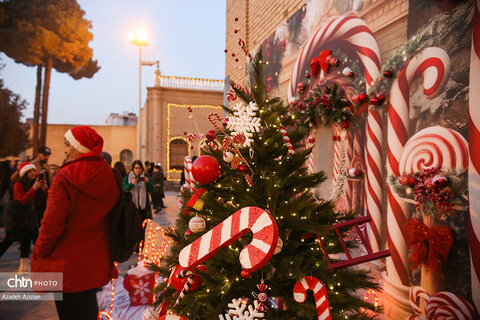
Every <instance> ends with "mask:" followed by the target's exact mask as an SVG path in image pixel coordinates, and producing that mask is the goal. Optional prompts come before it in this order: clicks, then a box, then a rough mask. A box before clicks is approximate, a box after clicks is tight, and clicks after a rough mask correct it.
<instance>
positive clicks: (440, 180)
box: [432, 174, 447, 188]
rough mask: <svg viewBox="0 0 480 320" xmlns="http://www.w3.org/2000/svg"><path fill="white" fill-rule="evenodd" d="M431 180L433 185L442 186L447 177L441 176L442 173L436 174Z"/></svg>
mask: <svg viewBox="0 0 480 320" xmlns="http://www.w3.org/2000/svg"><path fill="white" fill-rule="evenodd" d="M432 182H433V184H434V186H435V187H437V188H439V187H441V186H444V185H445V184H446V183H447V178H446V177H444V176H442V175H439V174H437V175H436V176H434V177H433V178H432Z"/></svg>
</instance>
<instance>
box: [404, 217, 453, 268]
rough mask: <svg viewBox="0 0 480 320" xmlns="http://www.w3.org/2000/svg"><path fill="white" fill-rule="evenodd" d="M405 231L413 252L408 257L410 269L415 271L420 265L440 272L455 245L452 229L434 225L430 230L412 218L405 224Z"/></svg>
mask: <svg viewBox="0 0 480 320" xmlns="http://www.w3.org/2000/svg"><path fill="white" fill-rule="evenodd" d="M403 231H404V233H405V238H406V239H407V246H408V248H409V249H410V250H411V252H410V255H409V257H408V260H409V261H410V269H412V270H415V269H416V268H417V267H418V266H419V265H420V264H425V265H426V266H427V269H431V270H434V271H437V270H440V268H441V266H442V262H444V261H446V260H447V257H448V252H449V251H450V248H451V246H452V243H453V236H452V230H451V229H450V227H442V226H439V225H434V226H433V227H432V228H428V227H427V226H426V225H425V224H424V223H423V222H422V221H421V220H419V219H415V218H411V219H408V220H407V222H406V223H405V226H404V229H403Z"/></svg>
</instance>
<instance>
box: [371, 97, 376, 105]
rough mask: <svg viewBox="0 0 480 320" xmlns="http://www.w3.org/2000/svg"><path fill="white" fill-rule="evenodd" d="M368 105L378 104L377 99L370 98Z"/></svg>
mask: <svg viewBox="0 0 480 320" xmlns="http://www.w3.org/2000/svg"><path fill="white" fill-rule="evenodd" d="M370 104H372V105H374V106H376V105H377V104H378V99H377V97H373V98H370Z"/></svg>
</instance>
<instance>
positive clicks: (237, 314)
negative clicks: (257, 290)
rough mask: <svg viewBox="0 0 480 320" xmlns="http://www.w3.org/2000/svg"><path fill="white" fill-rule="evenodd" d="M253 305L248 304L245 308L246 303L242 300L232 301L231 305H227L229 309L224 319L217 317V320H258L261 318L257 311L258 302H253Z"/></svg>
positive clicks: (261, 315) (220, 316)
mask: <svg viewBox="0 0 480 320" xmlns="http://www.w3.org/2000/svg"><path fill="white" fill-rule="evenodd" d="M253 305H254V306H252V305H251V304H249V305H248V306H247V303H246V302H245V301H244V300H243V299H242V298H238V299H232V303H229V304H228V307H229V308H230V309H229V310H228V314H226V315H225V318H224V317H223V315H219V316H218V318H219V319H220V320H258V319H260V318H263V316H264V315H263V312H258V311H257V307H258V301H257V300H255V301H253ZM245 309H248V310H245ZM231 316H233V318H232V317H231Z"/></svg>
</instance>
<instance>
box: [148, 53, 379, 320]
mask: <svg viewBox="0 0 480 320" xmlns="http://www.w3.org/2000/svg"><path fill="white" fill-rule="evenodd" d="M251 73H252V78H253V79H254V80H253V84H252V85H251V91H250V90H246V89H243V88H241V87H240V86H239V85H236V84H234V83H231V86H232V90H231V91H230V92H229V95H230V97H229V100H230V101H231V104H230V105H233V107H232V108H231V109H229V108H225V110H226V113H227V118H225V119H223V118H222V117H221V116H220V115H215V114H211V115H210V121H211V122H212V124H213V125H214V126H215V128H216V130H211V131H209V132H207V133H206V137H207V139H208V140H210V141H209V142H208V143H207V144H206V145H205V148H204V150H205V153H206V154H207V155H204V156H201V157H199V158H198V159H197V160H196V161H195V162H194V163H193V167H192V171H193V174H194V176H195V178H196V181H197V185H196V192H195V193H193V192H189V191H188V190H187V191H186V192H185V193H184V195H183V197H184V201H183V202H184V204H185V205H184V207H183V208H182V209H181V211H180V214H179V219H178V220H177V223H176V227H175V229H171V230H169V233H168V235H169V236H170V237H172V238H173V240H174V241H175V246H173V248H172V251H171V254H170V255H169V257H168V258H166V259H165V260H164V263H163V264H162V266H161V267H156V266H152V268H153V269H154V270H156V271H159V272H160V274H161V275H162V276H163V277H164V278H165V279H168V280H167V281H165V282H163V283H161V284H160V285H159V286H158V287H157V293H158V298H157V300H156V307H157V308H160V311H161V314H165V312H166V311H167V310H169V312H172V313H175V314H178V315H182V316H184V317H186V318H188V319H218V318H219V316H220V315H221V317H220V319H230V317H232V319H259V318H262V317H263V318H264V319H297V320H300V319H313V318H314V317H315V315H317V312H318V315H319V316H320V315H321V314H323V315H324V316H325V317H327V319H328V316H331V318H332V319H347V318H348V319H354V318H362V317H367V313H365V312H363V313H362V312H361V310H365V309H362V308H367V309H373V308H374V307H373V305H371V304H369V303H366V302H364V301H363V299H361V298H360V297H359V296H358V291H359V290H362V289H363V290H366V289H369V288H374V289H377V284H375V283H373V282H372V281H371V278H369V277H368V274H367V272H366V271H363V270H360V269H358V268H338V269H329V268H328V263H327V261H326V259H325V255H324V253H323V252H322V248H321V245H320V240H321V241H322V243H324V244H325V245H326V247H327V248H328V253H329V254H335V253H337V254H338V253H342V252H343V249H342V246H341V244H340V242H339V240H338V238H337V235H336V234H335V233H334V232H332V231H329V230H328V229H329V228H330V227H331V226H332V225H334V224H336V223H340V222H342V221H346V220H350V219H352V214H349V213H338V212H335V210H334V203H332V202H331V201H328V200H323V199H319V197H318V196H317V195H316V194H315V191H314V190H315V188H317V187H318V186H319V185H320V184H321V183H323V182H324V181H325V180H326V179H327V177H326V175H325V173H324V172H315V173H310V172H309V170H308V169H307V167H306V166H305V162H306V161H307V158H308V155H309V154H310V152H311V149H309V148H307V147H306V146H305V143H306V140H307V134H308V132H307V129H306V128H305V126H301V125H296V124H298V123H297V121H298V117H296V116H295V113H294V112H293V113H292V112H291V111H292V110H291V108H290V110H289V108H288V107H287V106H286V105H285V104H284V102H283V101H282V100H281V99H279V98H269V97H268V96H267V94H266V89H265V86H264V83H263V74H262V58H261V50H260V51H259V53H258V54H257V55H256V57H255V59H254V60H253V63H252V65H251ZM338 91H340V90H338ZM335 93H336V94H340V93H339V92H337V90H336V89H335ZM220 146H222V147H220ZM252 219H255V221H253V222H252ZM237 223H238V224H239V225H236V224H237ZM204 225H205V227H204ZM277 239H278V240H277ZM227 240H228V241H227ZM233 240H235V241H233ZM347 245H349V246H353V245H354V243H352V242H347ZM220 247H221V248H220ZM217 249H218V250H217ZM243 249H245V250H243ZM242 250H243V251H242ZM240 252H242V253H240ZM330 257H332V256H330ZM179 261H181V262H180V263H179ZM333 261H335V260H333ZM179 264H181V265H182V266H186V268H183V267H181V266H180V265H179ZM199 264H200V265H201V266H200V267H198V265H199ZM186 269H188V272H187V270H186ZM300 280H302V281H301V282H300ZM322 284H323V287H322ZM294 288H295V289H294ZM305 289H311V290H312V291H314V292H315V294H314V296H311V295H310V294H309V295H308V297H307V300H306V301H305V302H304V303H299V302H301V301H302V298H303V297H304V294H305ZM182 290H183V292H181V293H180V291H182ZM294 291H295V294H294ZM325 298H326V299H325ZM314 300H316V301H314ZM297 301H298V302H297ZM322 301H323V303H322ZM329 307H330V308H329ZM329 309H330V310H329ZM228 310H230V311H228ZM241 315H243V317H239V316H241ZM235 316H237V317H239V318H234V317H235ZM224 317H225V318H224Z"/></svg>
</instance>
